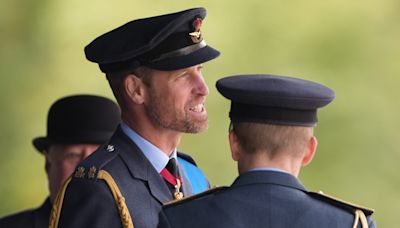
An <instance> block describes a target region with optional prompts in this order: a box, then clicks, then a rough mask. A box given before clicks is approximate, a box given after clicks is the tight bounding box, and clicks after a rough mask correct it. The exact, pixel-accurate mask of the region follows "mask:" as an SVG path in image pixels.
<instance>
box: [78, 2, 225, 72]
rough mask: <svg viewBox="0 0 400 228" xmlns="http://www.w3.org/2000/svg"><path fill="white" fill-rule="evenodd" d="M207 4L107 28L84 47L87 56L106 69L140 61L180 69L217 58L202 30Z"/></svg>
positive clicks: (155, 67) (133, 66)
mask: <svg viewBox="0 0 400 228" xmlns="http://www.w3.org/2000/svg"><path fill="white" fill-rule="evenodd" d="M205 16H206V10H205V9H204V8H194V9H188V10H185V11H181V12H177V13H172V14H166V15H161V16H155V17H149V18H144V19H138V20H134V21H131V22H128V23H126V24H124V25H122V26H120V27H118V28H116V29H114V30H112V31H110V32H107V33H105V34H103V35H101V36H99V37H98V38H96V39H95V40H93V41H92V42H91V43H90V44H89V45H87V46H86V47H85V54H86V58H87V59H88V60H90V61H92V62H95V63H98V64H99V66H100V69H101V71H103V72H104V73H109V72H115V71H120V70H124V69H128V68H135V67H138V66H141V65H145V66H148V67H150V68H153V69H157V70H165V71H169V70H177V69H182V68H186V67H190V66H194V65H196V64H200V63H203V62H206V61H209V60H211V59H214V58H216V57H217V56H218V55H219V52H218V51H217V50H215V49H213V48H212V47H210V46H208V45H207V44H206V42H205V40H204V39H203V36H202V33H201V30H200V28H201V25H202V22H203V19H204V18H205Z"/></svg>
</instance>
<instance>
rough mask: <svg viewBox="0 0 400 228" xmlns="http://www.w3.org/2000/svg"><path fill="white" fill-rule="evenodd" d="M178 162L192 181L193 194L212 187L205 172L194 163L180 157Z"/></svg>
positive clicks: (187, 177)
mask: <svg viewBox="0 0 400 228" xmlns="http://www.w3.org/2000/svg"><path fill="white" fill-rule="evenodd" d="M178 162H179V164H180V165H181V168H182V169H183V170H184V175H185V177H186V179H187V180H188V181H189V182H190V186H191V187H192V192H193V194H196V193H200V192H203V191H205V190H207V189H209V188H210V185H209V183H208V181H207V178H206V176H205V175H204V173H203V172H202V171H201V170H200V169H199V168H197V167H196V166H195V165H193V164H192V163H190V162H188V161H186V160H185V159H183V158H180V157H178Z"/></svg>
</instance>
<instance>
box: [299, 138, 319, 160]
mask: <svg viewBox="0 0 400 228" xmlns="http://www.w3.org/2000/svg"><path fill="white" fill-rule="evenodd" d="M317 146H318V140H317V138H315V136H312V137H311V138H310V139H309V140H308V143H307V151H306V153H305V155H304V157H303V160H302V161H301V165H302V166H306V165H308V164H309V163H310V162H311V161H312V159H313V158H314V155H315V152H316V151H317Z"/></svg>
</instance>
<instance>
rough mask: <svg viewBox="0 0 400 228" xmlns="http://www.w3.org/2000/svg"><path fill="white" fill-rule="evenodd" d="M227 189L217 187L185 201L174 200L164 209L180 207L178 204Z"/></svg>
mask: <svg viewBox="0 0 400 228" xmlns="http://www.w3.org/2000/svg"><path fill="white" fill-rule="evenodd" d="M227 188H228V187H215V188H212V189H209V190H206V191H204V192H201V193H198V194H195V195H192V196H188V197H184V198H183V199H180V200H172V201H170V202H167V203H165V204H164V205H163V207H165V208H167V207H170V206H174V205H178V204H181V203H185V202H188V201H192V200H196V199H200V198H202V197H205V196H208V195H211V194H214V193H216V192H220V191H222V190H225V189H227Z"/></svg>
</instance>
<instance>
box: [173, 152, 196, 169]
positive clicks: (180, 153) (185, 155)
mask: <svg viewBox="0 0 400 228" xmlns="http://www.w3.org/2000/svg"><path fill="white" fill-rule="evenodd" d="M177 155H178V157H180V158H182V159H185V160H186V161H188V162H190V163H192V164H193V165H195V166H197V164H196V162H195V161H194V160H193V158H192V157H191V156H190V155H188V154H184V153H182V152H179V151H178V153H177Z"/></svg>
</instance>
